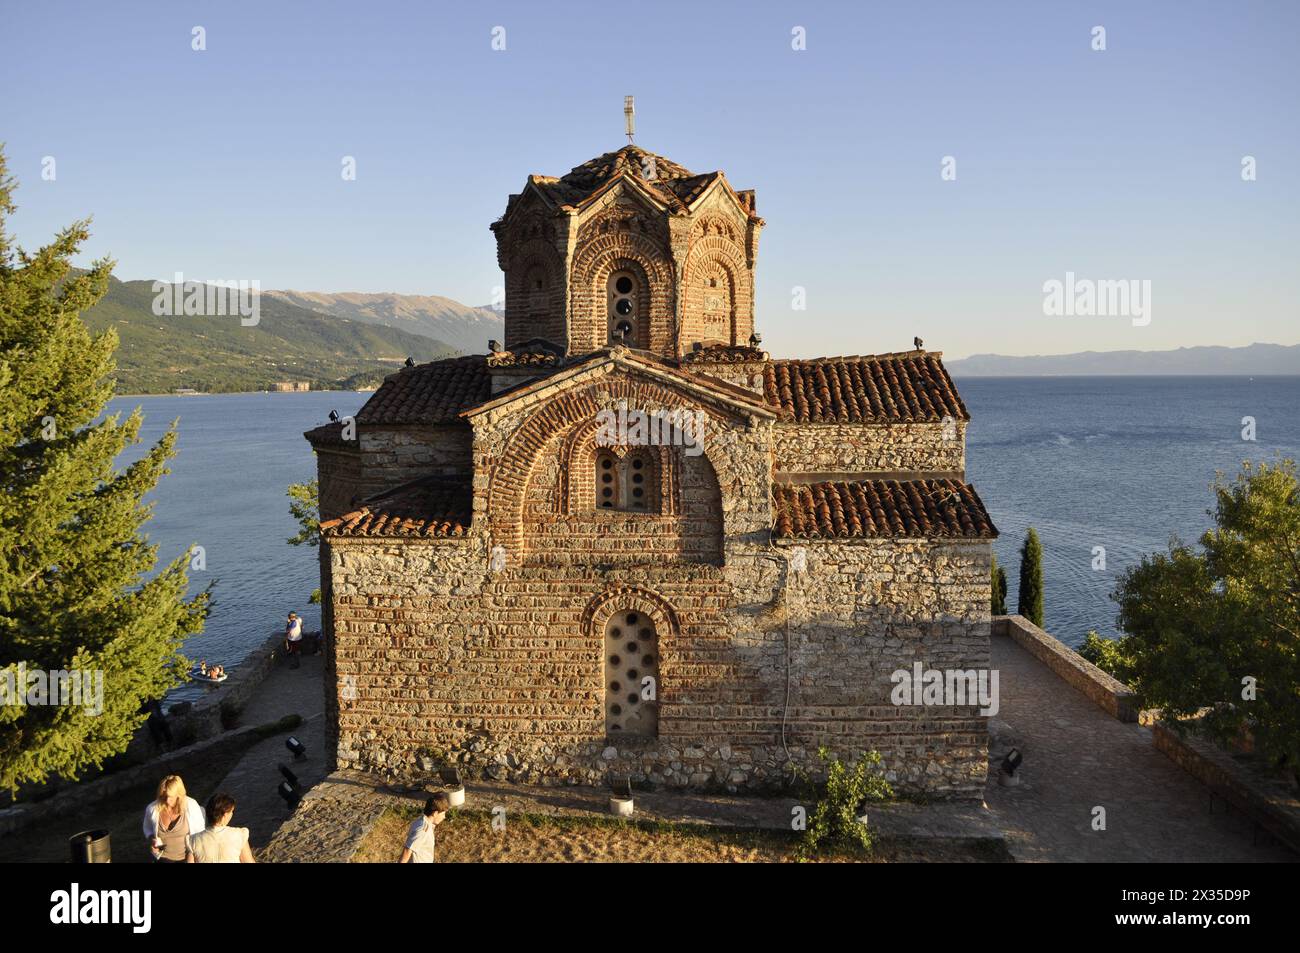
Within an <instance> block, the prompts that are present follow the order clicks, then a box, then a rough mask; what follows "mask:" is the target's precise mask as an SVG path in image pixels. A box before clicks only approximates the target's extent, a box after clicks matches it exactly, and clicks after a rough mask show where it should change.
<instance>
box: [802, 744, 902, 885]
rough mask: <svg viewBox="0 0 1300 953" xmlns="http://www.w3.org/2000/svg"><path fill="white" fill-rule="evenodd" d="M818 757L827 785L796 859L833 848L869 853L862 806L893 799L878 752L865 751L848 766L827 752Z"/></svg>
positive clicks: (892, 790)
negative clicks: (862, 821)
mask: <svg viewBox="0 0 1300 953" xmlns="http://www.w3.org/2000/svg"><path fill="white" fill-rule="evenodd" d="M817 757H819V758H820V759H821V761H822V763H823V764H825V765H826V784H825V785H824V786H823V788H822V793H821V797H820V799H819V800H818V802H817V805H816V806H815V807H814V808H813V812H812V816H811V817H810V818H809V819H808V827H807V828H806V829H805V830H804V834H803V840H802V842H801V843H800V845H799V856H800V857H801V858H803V859H807V858H809V857H812V856H813V855H815V854H817V853H818V852H820V851H821V850H823V849H826V848H836V847H839V848H849V849H853V848H858V849H861V850H864V851H870V850H871V848H872V843H873V841H872V836H871V830H870V828H868V827H867V825H866V824H862V823H859V821H858V817H859V816H860V815H861V814H862V809H863V805H864V804H866V803H868V802H876V801H884V800H886V799H888V798H891V797H893V796H894V789H893V788H891V787H890V786H889V782H888V781H886V780H885V779H884V777H882V776H881V773H880V764H881V761H880V752H878V751H868V752H867V753H866V754H864V755H863V756H862V757H861V758H859V759H858V760H857V761H856V762H854V763H853V764H852V765H851V766H850V765H846V764H844V762H842V761H840V760H839V759H838V758H834V757H832V756H831V753H830V751H829V750H828V749H827V748H820V749H818V751H817Z"/></svg>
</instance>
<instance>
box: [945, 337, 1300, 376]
mask: <svg viewBox="0 0 1300 953" xmlns="http://www.w3.org/2000/svg"><path fill="white" fill-rule="evenodd" d="M944 363H945V365H946V366H947V368H948V370H949V372H951V373H952V375H953V376H954V377H1018V376H1019V377H1037V376H1056V375H1070V374H1078V375H1096V376H1105V375H1126V376H1136V375H1161V374H1219V375H1246V376H1250V375H1259V376H1263V375H1267V374H1300V344H1297V345H1291V346H1285V345H1281V344H1251V345H1248V346H1246V347H1180V348H1178V349H1177V350H1176V351H1083V352H1082V353H1079V354H1047V355H1034V356H1031V357H1007V356H1004V355H1001V354H973V355H971V356H970V357H967V358H963V359H961V360H955V361H945V362H944Z"/></svg>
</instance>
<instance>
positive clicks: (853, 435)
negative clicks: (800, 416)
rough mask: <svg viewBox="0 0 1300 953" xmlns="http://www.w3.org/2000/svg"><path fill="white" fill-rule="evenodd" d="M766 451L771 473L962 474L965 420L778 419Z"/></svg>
mask: <svg viewBox="0 0 1300 953" xmlns="http://www.w3.org/2000/svg"><path fill="white" fill-rule="evenodd" d="M772 451H773V462H774V470H775V472H777V473H869V472H880V471H883V472H897V471H904V472H935V471H941V472H955V473H963V472H965V469H966V424H965V422H964V421H960V420H958V421H952V422H951V423H948V424H943V423H919V424H873V425H863V424H789V423H781V424H777V425H776V426H775V427H773V436H772Z"/></svg>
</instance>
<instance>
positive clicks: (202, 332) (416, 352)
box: [82, 278, 500, 394]
mask: <svg viewBox="0 0 1300 953" xmlns="http://www.w3.org/2000/svg"><path fill="white" fill-rule="evenodd" d="M153 285H154V283H153V282H152V281H119V280H118V279H116V278H113V279H111V280H110V282H109V288H108V292H107V294H105V295H104V297H103V298H102V299H100V301H99V303H98V304H96V305H95V306H94V307H93V308H91V309H90V310H89V311H87V312H86V313H85V314H84V315H83V316H82V317H83V318H84V320H85V322H86V324H87V325H88V326H89V327H90V328H91V330H92V331H102V330H104V329H105V328H109V327H112V328H114V329H115V330H116V331H117V334H118V339H119V345H118V350H117V375H116V376H117V391H118V393H120V394H159V393H172V392H173V391H176V390H178V389H181V388H192V389H194V390H198V391H203V392H210V393H219V392H226V391H255V390H268V389H270V388H271V387H272V386H273V385H274V384H275V383H276V382H279V381H295V382H307V383H309V384H310V385H311V387H312V388H313V389H334V388H342V389H348V390H352V389H357V388H363V387H373V386H376V385H377V384H378V383H379V382H380V381H381V380H383V378H384V377H385V376H386V375H388V374H391V373H393V371H395V370H397V369H398V368H400V367H401V366H402V363H403V362H404V361H405V360H406V359H407V358H408V357H410V358H412V359H414V360H415V361H417V362H423V361H432V360H436V359H438V358H441V357H449V356H451V355H453V354H455V353H456V352H457V350H458V348H456V347H455V346H453V345H452V344H451V343H449V342H446V341H443V340H440V339H437V338H434V337H430V336H429V335H428V334H424V333H419V332H418V331H416V330H413V329H412V330H406V329H403V328H402V327H390V326H388V325H387V324H386V323H385V322H383V321H378V320H372V321H363V320H357V319H353V318H349V317H345V316H344V317H341V316H339V315H337V314H330V313H326V312H324V311H320V310H313V309H309V308H305V307H301V306H299V305H297V304H294V303H292V302H291V301H289V300H287V299H286V298H284V297H282V296H280V295H276V294H271V293H263V294H261V296H260V298H259V302H258V304H259V314H258V319H257V323H256V324H255V325H251V326H245V325H244V324H243V323H241V318H240V316H239V315H238V314H231V315H224V316H210V317H209V316H201V315H184V314H175V315H156V314H155V313H154V307H153V306H154V301H155V298H156V297H157V295H156V294H155V292H154V291H153ZM171 287H172V286H170V285H168V286H167V291H168V292H169V291H170V289H171ZM326 297H329V296H326ZM361 297H365V296H361ZM375 297H386V296H375ZM442 300H446V299H442ZM451 304H453V305H454V304H455V302H451ZM457 307H459V308H463V309H464V310H465V311H467V312H472V311H474V310H475V309H471V308H465V306H464V305H458V306H457ZM394 320H399V319H397V318H394ZM401 320H405V319H401ZM473 323H474V324H475V325H476V326H477V325H480V324H481V323H482V322H481V319H480V318H474V319H473ZM444 325H445V326H446V327H448V328H453V327H454V319H453V318H452V317H450V316H447V317H444ZM417 326H419V327H423V325H418V324H417ZM499 331H500V326H499V325H498V327H497V329H496V330H495V332H494V333H497V334H498V335H499ZM457 337H458V339H465V334H461V335H458V336H457ZM486 343H487V342H486V339H485V340H484V342H483V344H482V345H480V346H479V347H478V348H477V349H476V350H479V351H486V350H487V348H486Z"/></svg>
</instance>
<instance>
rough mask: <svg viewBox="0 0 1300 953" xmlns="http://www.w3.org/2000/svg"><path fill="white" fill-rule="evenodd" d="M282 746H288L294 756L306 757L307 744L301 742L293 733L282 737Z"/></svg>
mask: <svg viewBox="0 0 1300 953" xmlns="http://www.w3.org/2000/svg"><path fill="white" fill-rule="evenodd" d="M284 746H285V747H286V748H288V749H289V750H290V751H291V752H293V756H294V757H295V758H305V757H307V746H306V745H305V744H303V743H302V742H301V741H299V740H298V739H297V738H296V737H294V736H293V735H290V736H289V737H288V738H285V739H284Z"/></svg>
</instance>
